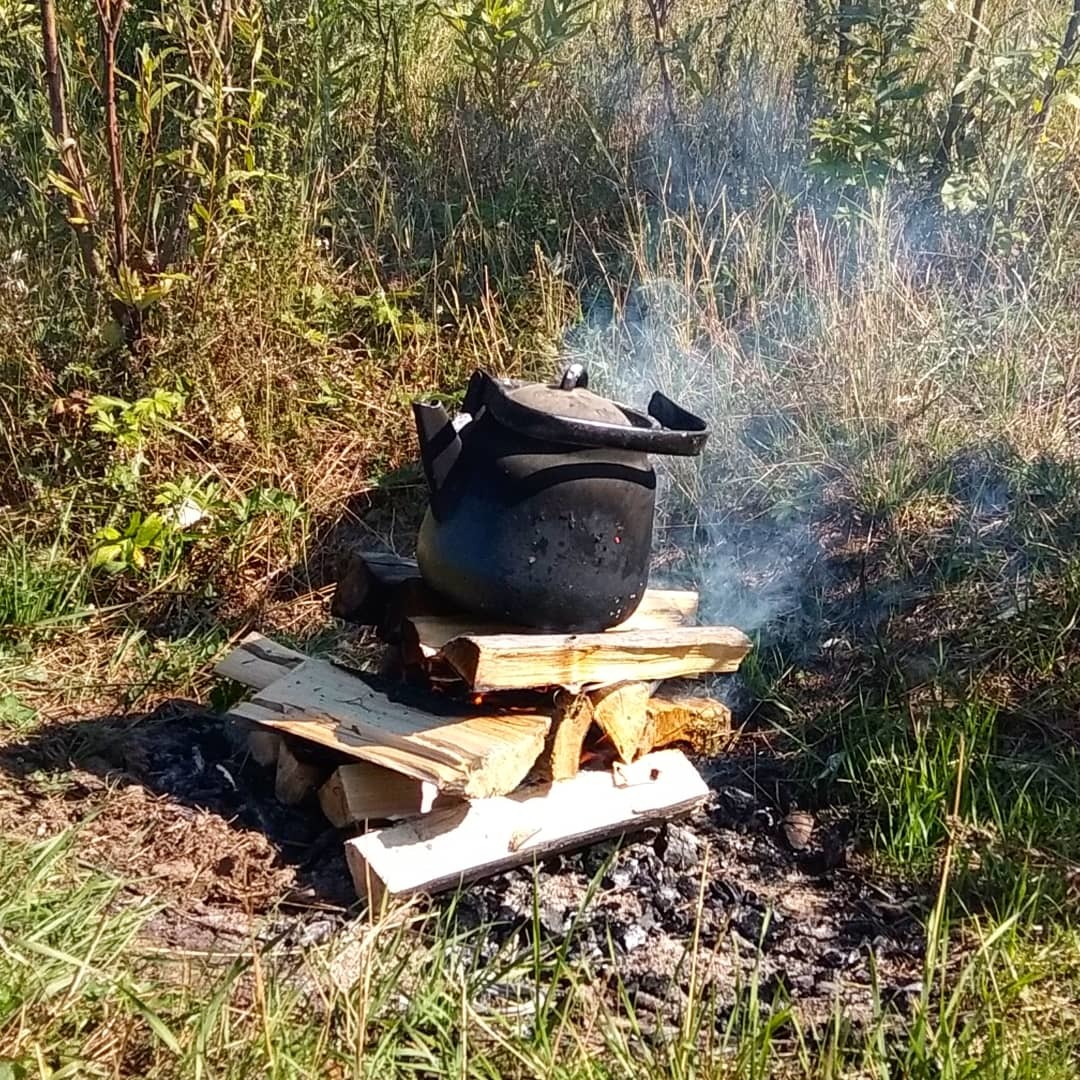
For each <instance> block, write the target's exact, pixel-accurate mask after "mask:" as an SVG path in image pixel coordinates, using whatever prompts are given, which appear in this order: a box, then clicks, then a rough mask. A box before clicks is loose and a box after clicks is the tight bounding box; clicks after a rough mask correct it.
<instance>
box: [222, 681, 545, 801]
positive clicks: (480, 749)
mask: <svg viewBox="0 0 1080 1080" xmlns="http://www.w3.org/2000/svg"><path fill="white" fill-rule="evenodd" d="M232 712H233V714H234V715H237V716H241V717H244V718H245V719H248V720H254V721H255V722H257V723H259V724H262V725H264V726H266V727H269V728H271V729H273V730H276V731H281V732H284V733H287V734H290V735H295V736H298V737H299V738H302V739H306V740H308V741H310V742H315V743H319V744H321V745H323V746H328V747H331V748H333V749H335V750H339V751H341V752H342V753H344V754H347V755H349V756H351V757H356V758H359V759H361V760H363V761H370V762H373V763H374V764H376V765H383V766H385V767H387V768H390V769H393V770H395V771H397V772H401V773H404V774H405V775H407V776H412V777H414V778H415V779H417V780H424V781H428V782H430V783H432V784H434V785H435V786H436V787H437V788H438V789H439V790H440V791H443V792H447V793H450V794H454V795H463V796H468V797H472V798H479V797H483V796H486V795H494V794H504V793H505V792H507V791H512V790H513V789H514V788H515V787H517V786H518V784H520V783H521V781H522V780H523V779H524V778H525V776H526V775H527V774H528V772H529V770H530V769H531V768H532V766H533V764H534V762H535V761H536V759H537V757H538V756H539V755H540V751H541V750H542V749H543V747H544V741H545V739H546V737H547V733H548V729H549V728H550V726H551V716H550V713H547V712H498V711H495V710H493V709H492V708H491V706H488V707H487V708H486V709H485V710H484V711H481V712H477V711H476V710H470V711H469V713H468V715H464V716H442V715H436V714H434V713H429V712H425V711H423V710H422V709H419V708H416V707H415V706H412V705H408V704H405V703H403V702H399V701H392V700H390V699H389V698H388V697H387V696H386V695H385V694H383V693H381V692H380V691H379V690H377V689H375V688H374V687H371V686H369V685H368V684H367V683H366V682H364V681H363V680H362V679H358V678H356V677H355V676H353V675H350V674H348V673H347V672H344V671H342V670H341V669H339V668H337V667H335V666H333V665H332V664H328V663H326V662H325V661H322V660H308V661H306V662H305V663H303V664H302V665H300V667H298V668H296V669H295V670H294V671H292V672H291V673H290V674H289V675H287V676H285V677H284V678H281V679H278V680H277V681H276V682H274V683H272V684H271V685H270V686H268V687H266V688H265V689H263V690H262V691H261V692H260V693H258V694H256V695H255V697H254V698H252V700H251V701H248V702H240V703H239V704H238V705H236V706H234V708H233V709H232Z"/></svg>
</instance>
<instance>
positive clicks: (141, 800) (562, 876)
mask: <svg viewBox="0 0 1080 1080" xmlns="http://www.w3.org/2000/svg"><path fill="white" fill-rule="evenodd" d="M748 741H749V743H750V744H752V743H753V739H752V737H748ZM753 749H754V747H753V746H752V745H750V746H748V747H746V748H744V750H745V751H749V752H739V751H737V752H736V753H734V754H733V755H730V756H728V757H725V758H724V759H723V760H722V761H714V762H702V763H700V764H701V768H702V771H703V773H704V775H705V776H706V778H707V779H708V781H709V784H710V787H711V789H712V795H711V797H710V799H709V802H708V805H707V806H706V808H705V809H704V810H702V811H701V812H699V813H698V814H697V815H695V816H694V817H692V818H691V819H689V820H687V821H684V822H681V823H676V824H672V825H669V826H667V827H664V828H660V829H656V828H653V829H651V830H648V831H646V832H644V833H642V834H639V835H637V836H635V837H629V838H627V839H626V841H625V842H624V843H623V844H622V845H621V846H620V845H617V844H615V843H614V842H611V843H607V844H602V845H597V846H594V847H593V848H590V849H588V850H586V851H584V852H578V853H573V854H568V855H564V856H557V857H555V858H552V859H549V860H548V861H546V862H545V863H544V864H543V865H541V866H540V867H538V868H536V870H535V878H534V870H533V868H529V869H523V870H518V871H512V872H509V873H506V874H502V875H500V876H499V877H497V878H494V879H492V880H490V881H487V882H483V883H479V884H477V885H474V886H472V887H470V888H468V889H466V890H465V892H464V894H463V895H462V896H461V897H460V898H458V899H457V900H456V902H455V903H454V907H453V916H452V917H453V919H455V920H456V921H457V923H458V924H459V926H460V928H461V929H463V930H474V929H475V928H476V927H479V926H485V927H487V928H488V929H487V930H486V931H485V932H484V933H483V934H482V935H481V936H480V938H479V939H477V938H476V936H475V934H473V935H472V936H470V937H469V939H468V940H470V941H472V942H474V944H473V945H472V946H470V947H471V948H478V949H480V955H479V956H477V957H474V959H475V960H478V961H480V962H484V961H485V959H486V958H487V954H490V955H491V956H494V954H495V952H496V951H498V950H500V949H503V950H505V949H506V948H507V947H510V948H512V949H521V950H528V949H530V948H531V935H532V933H533V917H534V891H535V896H536V904H537V907H538V911H539V925H540V933H541V935H542V937H543V938H544V940H545V942H546V943H549V944H561V943H564V942H566V939H567V938H568V937H569V938H570V941H569V947H568V955H569V956H571V957H572V958H574V959H576V960H578V961H580V962H581V963H583V964H585V965H587V966H588V970H590V971H592V972H594V973H595V974H596V976H597V977H598V978H599V979H600V980H601V984H602V985H603V986H604V987H606V988H607V989H608V990H610V992H611V994H612V995H615V994H617V993H618V992H619V991H620V988H621V990H622V991H623V992H626V993H628V994H630V995H631V997H632V998H633V999H634V1000H635V1002H636V1004H637V1008H638V1011H639V1013H640V1014H641V1016H643V1017H645V1018H646V1020H647V1021H649V1018H650V1017H651V1018H652V1019H651V1021H649V1022H651V1023H653V1024H654V1025H655V1027H656V1029H657V1030H659V1029H662V1028H664V1027H665V1026H669V1025H671V1024H673V1023H674V1022H675V1018H676V1017H677V1015H678V1013H679V1010H680V1008H681V1006H682V1004H683V1002H684V1001H685V999H686V995H687V994H688V993H691V992H697V993H700V992H710V993H714V994H715V995H716V1000H717V1002H718V1008H721V1009H722V1008H723V1005H724V1003H725V1002H727V1003H730V1002H732V1001H733V999H734V995H735V991H736V987H737V986H743V987H745V986H746V985H747V982H748V980H749V979H750V978H752V977H756V978H757V980H758V983H759V986H760V993H761V997H762V999H763V1001H765V1002H769V1001H771V1000H772V999H773V997H774V995H775V994H776V992H777V991H778V990H780V989H781V988H783V990H784V991H785V993H786V995H787V996H789V997H790V998H791V1000H792V1002H793V1007H796V1008H797V1009H798V1010H799V1011H800V1013H802V1014H804V1015H805V1016H807V1017H809V1018H812V1019H815V1020H823V1019H825V1018H827V1016H828V1015H829V1014H830V1012H831V1010H832V1009H833V1007H834V1003H835V1002H837V1001H839V1002H840V1003H841V1005H842V1007H843V1010H844V1012H845V1014H847V1015H848V1016H849V1017H851V1018H852V1019H859V1018H861V1017H868V1016H869V1014H870V1011H871V1009H872V1007H873V991H872V988H871V966H872V963H873V966H875V967H876V972H877V981H878V986H879V988H880V994H881V996H882V998H883V999H885V1000H895V1001H897V1002H899V1003H900V1004H901V1005H902V1003H903V1001H904V1000H905V999H907V998H910V996H911V995H913V994H917V993H918V992H919V989H920V984H919V981H918V980H919V969H920V962H921V961H920V957H921V953H922V946H923V942H922V937H921V930H920V926H919V921H918V914H919V911H920V909H921V907H922V906H923V903H924V901H923V898H922V897H920V896H919V895H917V894H915V893H913V892H912V891H911V890H910V889H905V888H902V887H900V886H898V885H896V884H894V883H889V882H885V881H882V880H880V879H875V878H874V877H873V876H870V875H868V874H866V873H864V872H863V871H862V869H861V866H860V857H859V855H858V853H857V852H856V851H855V850H854V849H853V846H852V843H851V840H850V837H849V834H850V831H851V830H850V825H849V823H848V822H846V821H844V820H842V819H833V820H821V821H816V822H814V823H813V830H812V833H811V838H810V841H809V842H808V843H807V845H806V846H805V847H803V848H799V847H798V844H796V846H793V844H792V842H791V839H790V838H789V831H790V828H789V825H790V823H789V821H787V820H786V819H785V811H786V810H787V809H788V808H787V807H784V806H783V805H781V803H782V801H783V798H784V796H783V791H784V790H785V782H784V777H783V770H782V766H781V765H780V763H779V762H777V761H775V760H772V759H770V758H768V757H767V756H762V754H761V753H760V752H757V753H754V752H752V751H753ZM72 826H75V827H77V841H76V845H75V849H74V850H75V852H76V855H77V858H78V859H79V860H80V862H81V863H83V864H86V865H89V866H92V867H94V868H97V869H103V870H107V871H110V872H113V873H115V874H117V875H119V876H120V877H121V878H122V879H123V880H124V881H125V882H126V883H127V889H126V891H127V894H128V895H130V896H132V897H138V898H140V899H149V900H151V901H153V902H154V903H155V904H156V905H158V907H159V910H158V911H157V913H156V914H155V915H154V916H153V917H152V918H151V919H150V920H149V921H148V922H147V924H146V926H145V929H144V936H145V938H146V945H147V946H148V947H149V948H151V949H153V950H155V951H158V950H160V951H162V952H165V953H167V952H169V951H175V952H178V953H183V954H184V955H193V954H199V955H202V956H204V957H206V958H208V959H213V958H214V957H215V956H218V955H220V956H221V957H222V958H223V959H224V958H228V957H231V956H234V955H236V953H237V952H238V951H243V950H245V949H249V948H250V943H251V942H252V941H253V940H262V941H268V940H273V941H275V942H276V941H286V942H287V943H289V944H290V945H293V946H295V945H297V944H301V945H303V944H305V943H312V942H315V941H325V940H328V939H329V940H332V939H333V937H334V936H335V935H341V936H342V940H343V941H344V940H346V939H347V937H348V934H349V926H350V924H351V923H352V922H354V921H355V919H356V918H357V917H358V916H359V915H360V913H361V912H360V906H359V905H358V904H357V903H356V899H355V895H354V893H353V891H352V885H351V881H350V879H349V876H348V872H347V869H346V866H345V861H344V857H343V853H342V839H343V837H342V835H341V834H340V833H339V832H338V831H337V830H334V829H332V828H330V827H328V825H327V823H326V822H325V820H324V819H323V818H322V816H321V814H320V813H319V811H318V809H317V807H314V806H311V805H308V806H303V807H300V808H287V807H284V806H282V805H281V804H279V803H278V802H277V801H276V799H275V797H274V793H273V783H272V774H271V772H270V770H268V769H264V768H262V767H260V766H259V765H257V764H256V763H255V762H254V761H253V760H251V759H250V758H249V757H248V755H247V752H246V745H245V740H244V738H243V733H242V732H240V731H239V730H238V729H236V728H235V726H234V725H233V723H232V722H231V721H228V720H226V719H225V718H224V717H221V716H219V715H217V714H215V713H212V712H209V711H207V710H205V709H203V708H201V707H199V706H197V705H195V704H194V703H191V702H186V701H179V700H174V701H169V702H166V703H164V704H162V705H161V706H160V707H159V708H157V709H155V710H154V711H153V712H151V713H149V714H145V715H134V716H129V717H118V716H103V717H99V718H95V719H87V718H85V717H83V718H76V717H71V718H67V719H60V720H57V721H56V722H53V723H51V724H49V725H48V726H47V727H45V728H43V729H40V730H38V731H36V732H35V733H33V734H32V735H30V736H28V737H25V738H23V739H22V740H15V741H10V742H9V743H8V744H7V745H6V746H4V747H2V748H0V834H3V835H6V836H8V837H17V838H24V839H28V840H30V839H40V838H45V837H49V836H52V835H55V834H56V833H57V832H59V831H61V830H64V829H67V828H70V827H72ZM796 840H797V838H796ZM534 882H535V886H534ZM589 893H591V894H592V895H591V898H590V899H589V902H588V903H587V904H586V903H585V901H586V896H587V894H589ZM434 903H435V904H436V905H438V906H442V907H447V906H448V905H449V904H450V901H449V900H447V899H439V900H437V901H435V902H434ZM581 909H583V911H582V910H581ZM579 911H580V913H579ZM477 941H479V944H476V942H477ZM695 951H696V954H697V956H698V961H697V962H696V964H693V965H692V964H691V962H690V957H691V955H692V953H694V952H695ZM504 955H505V952H504ZM691 978H693V980H694V982H693V984H691ZM504 990H505V988H504Z"/></svg>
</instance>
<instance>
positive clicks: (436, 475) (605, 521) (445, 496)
mask: <svg viewBox="0 0 1080 1080" xmlns="http://www.w3.org/2000/svg"><path fill="white" fill-rule="evenodd" d="M585 384H586V378H585V375H584V372H583V371H582V370H581V369H580V368H579V367H577V366H575V367H572V368H570V369H568V370H567V372H566V374H565V375H564V376H563V379H562V381H561V383H559V384H557V385H555V386H544V385H539V384H530V383H510V382H503V381H496V380H494V379H492V378H490V377H489V376H488V375H486V374H485V373H483V372H477V373H476V374H475V375H474V376H473V379H472V381H471V382H470V384H469V390H468V392H467V393H466V397H465V401H464V406H463V413H462V416H461V417H459V418H458V420H457V421H455V422H451V421H450V419H449V417H448V416H447V414H446V413H445V411H444V410H443V409H442V407H441V406H438V405H422V404H421V405H416V406H414V410H415V413H416V420H417V427H418V430H419V433H420V443H421V451H422V458H423V463H424V469H425V473H426V475H427V479H428V483H429V486H430V488H431V500H430V504H429V507H428V511H427V513H426V515H425V517H424V521H423V524H422V526H421V529H420V535H419V537H418V540H417V561H418V563H419V566H420V571H421V574H422V575H423V577H424V579H425V581H426V582H427V583H428V585H429V586H430V587H431V588H433V589H435V590H436V591H437V592H440V593H442V594H443V595H444V596H445V597H447V599H449V600H451V601H452V602H454V603H455V604H456V605H457V606H459V607H461V608H462V609H463V610H465V611H471V612H475V613H477V614H481V615H484V616H487V617H490V618H492V619H493V620H497V621H500V622H509V623H517V624H521V625H525V626H532V627H537V628H542V629H548V630H564V631H596V630H603V629H606V628H608V627H610V626H614V625H616V624H617V623H620V622H622V621H623V620H624V619H626V618H627V617H629V616H630V615H631V614H632V613H633V612H634V610H635V609H636V608H637V606H638V604H639V603H640V602H641V597H642V594H643V593H644V591H645V588H646V586H647V584H648V569H649V554H650V550H651V547H652V528H653V512H654V509H655V495H656V475H655V473H654V472H653V469H652V467H651V465H650V464H649V459H648V454H649V453H650V452H653V453H677V454H684V455H686V454H694V453H698V452H700V449H701V446H702V445H703V443H704V441H705V439H706V438H707V434H708V433H707V432H706V430H705V426H704V424H703V423H702V422H701V421H700V420H698V419H697V418H696V417H694V416H692V415H691V414H689V413H687V412H685V411H684V410H681V409H679V408H678V406H675V405H674V403H672V402H670V401H669V400H668V399H667V398H664V397H663V396H662V395H654V397H653V400H652V402H651V403H650V409H649V415H643V414H640V413H637V412H634V411H633V410H630V409H627V408H626V407H624V406H620V405H617V404H615V403H614V402H611V401H608V400H606V399H605V398H602V397H599V396H598V395H596V394H593V393H591V392H590V391H588V390H587V389H586V388H585Z"/></svg>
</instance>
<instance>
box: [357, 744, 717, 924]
mask: <svg viewBox="0 0 1080 1080" xmlns="http://www.w3.org/2000/svg"><path fill="white" fill-rule="evenodd" d="M707 795H708V788H707V786H706V785H705V782H704V781H703V780H702V778H701V776H700V775H699V774H698V772H697V770H696V769H695V768H694V767H693V765H691V764H690V762H689V761H688V760H687V758H686V757H685V756H684V755H683V754H682V753H681V752H680V751H678V750H661V751H658V752H657V753H655V754H649V755H646V756H645V757H643V758H641V759H640V760H638V761H636V762H634V763H633V764H632V765H623V766H620V767H619V771H618V775H616V774H615V773H613V772H610V771H603V772H590V771H585V772H580V773H578V774H577V776H575V777H573V778H571V779H569V780H562V781H559V782H558V783H553V784H549V785H540V786H538V787H533V788H523V789H521V790H520V791H517V792H515V793H514V794H513V795H510V796H506V797H500V798H490V799H478V800H475V801H473V802H470V803H464V804H462V805H461V806H459V807H455V808H452V809H448V810H444V811H437V812H435V813H431V814H427V815H426V816H424V817H420V818H413V819H411V820H409V821H406V822H402V823H401V824H400V825H394V826H391V827H389V828H386V829H380V830H378V831H375V832H370V833H367V834H366V835H365V836H360V837H356V838H355V839H352V840H349V841H347V842H346V845H345V853H346V857H347V859H348V863H349V869H350V871H351V873H352V877H353V882H354V883H355V885H356V889H357V892H358V893H359V894H360V896H361V897H362V898H367V899H368V900H369V902H370V903H371V904H372V906H378V905H380V904H381V903H382V901H383V899H384V897H398V896H407V895H410V894H414V893H428V894H434V893H438V892H442V891H444V890H446V889H453V888H456V887H457V886H459V885H462V884H466V883H468V882H470V881H476V880H477V879H479V878H483V877H487V876H490V875H492V874H496V873H499V872H501V871H503V870H507V869H510V868H511V867H514V866H522V865H527V864H529V863H534V862H538V861H540V860H542V859H544V858H546V857H547V856H549V855H552V854H555V853H556V852H560V851H567V850H571V849H573V848H578V847H584V846H586V845H588V844H591V843H594V842H596V841H598V840H601V839H604V838H606V837H611V836H619V835H621V834H624V833H633V832H636V831H637V830H639V829H641V828H643V827H644V826H646V825H649V824H652V823H655V822H658V821H663V820H667V819H669V818H672V817H676V816H678V815H679V814H682V813H686V812H688V811H690V810H692V809H694V808H695V807H697V806H699V805H700V804H701V803H702V802H703V801H704V800H705V798H706V796H707Z"/></svg>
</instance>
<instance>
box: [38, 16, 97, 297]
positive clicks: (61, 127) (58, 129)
mask: <svg viewBox="0 0 1080 1080" xmlns="http://www.w3.org/2000/svg"><path fill="white" fill-rule="evenodd" d="M40 10H41V38H42V46H43V55H44V58H45V90H46V93H47V95H48V98H49V116H50V119H51V124H52V133H53V137H54V138H55V139H56V145H57V150H58V154H59V158H60V173H61V175H62V177H63V179H64V181H65V182H66V185H67V190H65V192H64V195H65V196H66V198H67V202H68V210H69V214H68V220H69V221H70V222H71V227H72V228H73V229H74V230H75V236H76V239H77V240H78V242H79V250H80V252H81V253H82V261H83V267H84V269H85V270H86V273H87V276H89V277H91V278H93V279H95V280H100V279H101V278H102V277H103V276H104V271H105V267H104V265H103V263H102V260H101V253H100V251H99V250H98V246H97V237H96V235H95V232H94V229H95V225H96V223H97V205H96V203H95V200H94V193H93V192H92V191H91V189H90V185H89V184H88V183H87V180H86V169H85V168H84V167H83V162H82V155H81V154H80V153H79V144H78V143H77V142H76V141H75V139H74V138H72V135H71V129H70V127H69V126H68V118H67V104H66V101H65V96H64V73H63V69H62V67H61V64H60V46H59V42H58V39H57V34H56V5H55V2H54V0H41V3H40Z"/></svg>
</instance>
